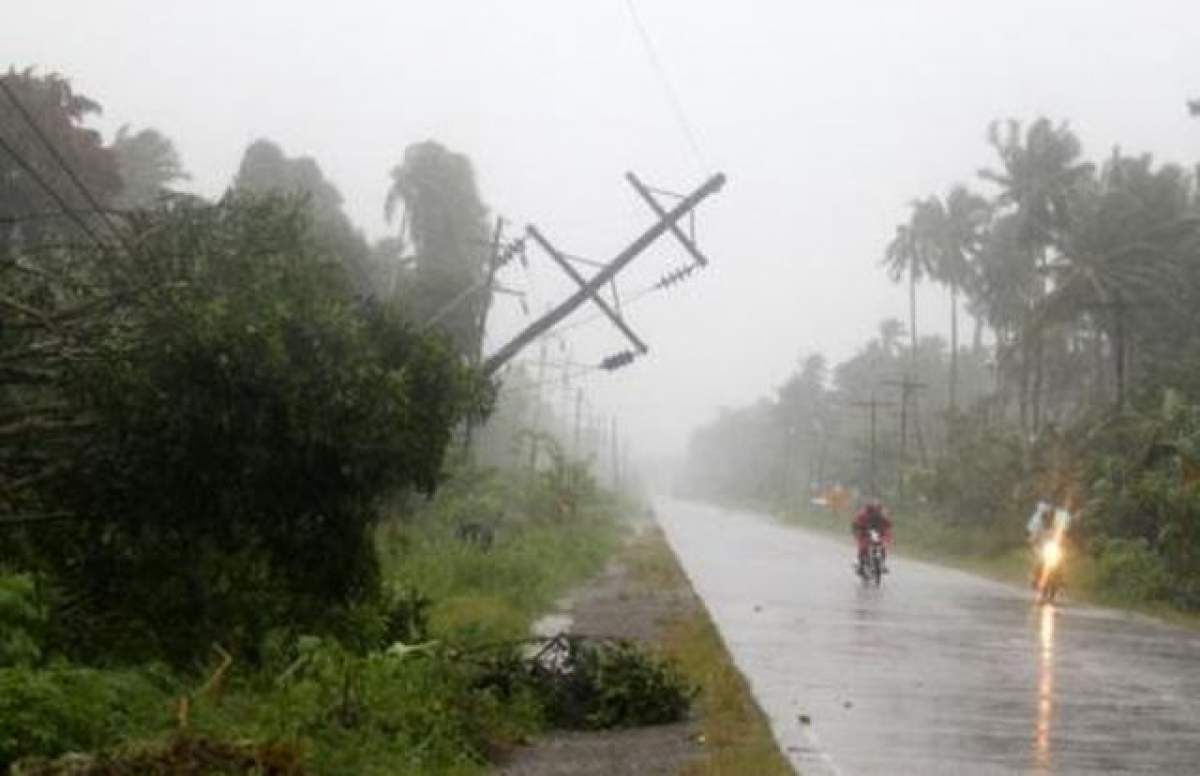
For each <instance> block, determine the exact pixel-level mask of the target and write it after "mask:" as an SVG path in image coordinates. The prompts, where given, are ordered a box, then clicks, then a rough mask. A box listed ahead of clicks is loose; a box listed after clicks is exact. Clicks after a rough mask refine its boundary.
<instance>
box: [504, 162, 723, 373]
mask: <svg viewBox="0 0 1200 776" xmlns="http://www.w3.org/2000/svg"><path fill="white" fill-rule="evenodd" d="M724 185H725V176H724V175H723V174H721V173H717V174H716V175H714V176H712V177H711V178H709V179H708V180H706V181H705V182H704V183H702V184H701V185H700V186H699V188H697V189H696V190H695V191H693V192H692V193H691V194H689V195H687V196H686V197H684V198H683V199H682V200H680V201H679V203H678V204H676V205H675V207H673V208H672V209H671V210H670V211H667V212H666V213H664V214H662V215H661V217H660V218H659V220H658V222H657V223H655V224H654V225H653V226H651V227H650V228H649V229H647V230H646V231H645V232H643V233H642V235H641V236H640V237H638V238H637V239H636V240H634V241H633V242H632V243H630V245H629V247H627V248H626V249H625V250H623V251H621V253H619V254H618V255H617V256H616V258H614V259H613V260H612V261H611V262H609V263H608V265H607V266H606V267H605V268H604V269H602V270H600V272H598V273H597V274H596V275H595V276H594V277H592V278H591V279H590V280H588V281H587V284H586V285H584V286H582V287H581V288H580V289H579V290H578V291H576V292H575V293H574V294H572V295H571V296H570V297H568V298H567V299H566V300H564V301H563V302H562V303H561V304H559V305H558V307H556V308H554V309H553V310H551V311H550V312H548V313H546V314H545V315H543V316H542V317H541V318H539V319H538V320H536V321H534V322H533V323H531V324H529V326H528V327H526V329H525V330H524V331H522V332H521V333H520V334H518V335H517V336H516V337H514V338H513V339H512V340H511V341H509V342H508V344H506V345H504V346H503V347H502V348H500V349H499V350H497V351H496V352H495V353H493V354H492V355H491V356H489V357H488V359H487V360H486V361H485V362H484V363H483V371H484V373H485V374H488V375H491V374H495V373H496V371H497V370H499V369H500V367H502V366H504V365H505V364H506V363H508V361H509V360H511V359H512V358H513V357H514V356H516V355H517V354H518V353H520V352H521V350H522V349H524V348H525V346H526V345H528V344H529V343H531V342H533V341H534V340H536V339H537V338H538V337H540V336H541V335H543V334H545V333H546V332H547V331H549V330H550V329H551V328H552V327H554V326H555V325H557V324H558V323H559V322H560V321H562V320H563V319H564V318H566V317H567V316H568V315H570V314H571V313H572V312H573V311H574V310H575V309H576V308H577V307H579V306H580V305H581V304H583V303H584V302H586V301H587V300H588V299H591V298H593V297H595V296H596V295H597V293H598V292H599V290H600V289H601V288H602V287H603V286H604V284H605V283H608V282H609V281H610V280H611V279H612V278H613V277H614V276H616V274H617V273H618V272H620V271H621V270H622V269H623V268H624V267H625V266H626V265H627V264H629V262H631V261H633V259H634V258H636V257H637V256H638V254H640V253H641V252H642V251H644V250H646V248H648V247H649V246H650V245H651V243H653V242H654V241H655V240H657V239H658V238H659V237H660V236H662V234H663V233H664V232H666V231H668V230H674V228H675V224H676V223H678V221H679V219H681V218H683V217H684V216H685V215H687V214H688V213H689V212H691V211H692V209H693V208H695V207H696V206H697V205H699V204H700V203H701V202H702V201H704V199H705V198H707V197H708V196H709V195H711V194H715V193H717V192H718V191H720V190H721V187H722V186H724ZM677 236H678V235H677Z"/></svg>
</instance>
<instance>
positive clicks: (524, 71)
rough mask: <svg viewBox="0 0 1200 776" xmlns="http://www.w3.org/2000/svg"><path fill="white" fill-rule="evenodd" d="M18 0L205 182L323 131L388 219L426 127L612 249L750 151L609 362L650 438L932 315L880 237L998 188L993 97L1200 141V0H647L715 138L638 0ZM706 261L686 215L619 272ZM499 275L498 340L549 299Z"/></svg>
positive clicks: (518, 213) (1098, 147) (1107, 133)
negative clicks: (937, 202) (521, 297)
mask: <svg viewBox="0 0 1200 776" xmlns="http://www.w3.org/2000/svg"><path fill="white" fill-rule="evenodd" d="M0 4H2V5H3V20H4V29H3V34H2V35H0V62H3V61H4V60H8V61H9V62H10V63H11V64H14V65H16V66H18V67H23V66H26V65H36V66H39V67H41V68H43V69H44V70H46V71H58V72H61V73H63V74H64V75H67V76H69V77H70V78H71V79H72V80H73V82H74V84H75V86H76V88H77V89H78V90H79V91H82V92H83V93H85V94H87V95H88V96H90V97H92V98H94V99H96V100H98V101H99V102H100V103H102V104H103V106H104V108H105V115H104V118H103V121H102V126H103V128H104V129H105V130H106V133H109V134H111V132H112V131H113V130H115V128H116V127H117V126H119V125H121V124H124V123H130V124H133V125H134V126H135V127H143V126H152V127H155V128H157V129H159V130H161V131H163V132H164V133H166V134H167V135H169V136H170V137H171V138H172V139H173V140H174V141H175V143H176V145H177V147H178V148H179V150H180V152H181V154H182V156H183V159H184V162H185V165H186V166H187V168H188V169H189V171H190V172H191V173H192V176H193V180H192V182H191V184H190V186H191V188H193V189H194V190H195V191H198V192H200V193H205V194H212V195H215V194H219V193H220V192H221V191H222V190H223V188H224V187H225V186H226V185H227V184H228V182H229V180H230V178H231V176H232V175H233V172H234V170H235V169H236V167H237V164H238V161H239V159H240V156H241V154H242V151H243V150H244V148H245V146H246V145H247V144H248V143H249V142H251V141H252V140H254V139H255V138H258V137H264V136H265V137H269V138H272V139H274V140H275V141H277V142H278V143H280V144H281V145H282V146H283V147H284V149H285V151H286V152H287V153H288V154H291V155H300V154H304V155H311V156H313V157H315V158H316V159H317V161H318V162H319V163H320V165H321V167H322V169H323V170H324V171H325V174H326V175H327V176H328V177H329V178H330V179H331V180H332V181H333V182H334V183H335V184H336V185H337V186H338V187H339V188H340V190H341V191H342V193H343V195H344V196H345V198H346V201H347V210H348V212H349V213H350V214H351V216H352V217H353V218H354V219H355V220H356V221H357V222H358V223H359V224H360V225H361V226H362V227H363V228H364V229H365V230H367V232H368V233H369V234H371V235H372V236H381V235H383V234H386V233H387V231H388V229H389V226H388V225H387V224H386V223H385V222H384V220H383V213H382V211H383V200H384V195H385V192H386V190H387V187H388V183H389V179H388V176H387V173H388V171H389V169H390V168H391V167H392V166H393V165H394V164H395V163H396V162H397V161H398V160H399V158H400V155H401V153H402V151H403V149H404V147H405V146H406V145H408V144H409V143H412V142H416V141H421V140H426V139H430V138H433V139H436V140H438V141H440V142H442V143H444V144H445V145H448V146H450V147H451V148H453V149H455V150H458V151H462V152H464V153H466V154H468V155H469V156H470V157H471V158H472V159H473V160H474V162H475V165H476V168H477V171H478V174H479V180H480V185H481V188H482V192H483V195H484V197H485V199H486V200H487V202H488V204H489V205H490V206H491V207H492V209H493V211H494V212H496V213H499V214H502V215H504V216H506V217H508V218H510V219H512V220H513V221H514V222H515V223H516V224H517V228H521V227H523V226H524V225H525V224H526V223H530V222H534V223H536V224H537V225H538V226H539V227H540V228H541V229H542V231H543V232H544V233H545V234H546V235H547V236H548V237H550V239H551V240H553V241H555V242H556V243H557V244H558V245H559V246H560V247H561V248H562V249H564V250H567V251H569V252H572V253H576V254H581V255H584V256H589V257H593V258H596V259H607V258H610V257H611V256H612V255H614V254H615V253H616V252H617V251H618V250H620V249H621V248H622V247H623V246H624V245H625V244H626V243H628V242H629V241H631V240H632V239H633V238H634V237H636V235H637V234H638V232H639V231H640V230H641V229H643V228H644V227H645V226H646V225H647V223H648V222H649V220H650V219H649V218H648V216H647V211H646V209H645V207H644V206H642V205H641V203H640V202H639V201H638V200H637V199H636V197H635V196H634V195H633V194H632V192H631V191H630V190H629V188H628V186H627V185H626V184H625V182H624V180H623V174H624V172H625V171H626V170H633V171H635V172H637V173H638V174H639V175H640V176H641V177H642V178H643V179H644V180H646V181H647V182H650V183H652V184H654V185H657V186H660V187H663V188H667V189H674V190H687V189H690V188H691V187H693V186H695V185H697V184H698V183H699V182H700V181H702V180H703V179H704V178H705V177H707V176H708V175H709V174H711V173H712V172H715V171H718V170H719V171H723V172H725V173H726V174H727V175H728V176H729V183H728V185H727V186H726V188H725V190H724V191H723V192H722V193H720V194H719V195H717V196H716V197H713V198H712V199H711V200H710V201H708V202H707V203H706V204H705V205H704V206H703V207H702V208H701V210H700V212H699V220H698V224H697V226H698V230H699V234H700V237H701V242H702V246H703V248H704V249H705V251H706V252H707V253H708V255H709V256H710V257H711V258H712V265H711V267H710V268H709V269H708V270H705V271H704V272H701V273H698V274H696V275H694V276H693V277H692V279H691V280H689V281H688V282H686V283H683V284H681V285H679V286H677V287H676V288H674V289H672V290H671V291H669V292H666V293H662V294H651V295H648V296H646V297H645V298H644V299H643V300H642V301H640V302H639V303H638V305H637V306H635V307H633V308H631V309H630V310H629V318H630V322H631V324H632V325H633V326H634V327H635V329H636V330H637V331H638V332H639V334H640V335H641V336H642V337H643V339H645V340H646V341H647V342H648V343H649V345H650V348H651V352H650V355H649V356H648V357H647V358H645V359H642V360H640V361H638V362H637V363H636V364H635V365H634V366H631V367H629V368H627V369H625V370H622V371H620V372H617V373H614V374H607V373H595V374H593V375H590V376H589V377H588V378H587V380H586V383H583V384H584V385H585V386H586V390H587V391H588V396H589V401H590V402H591V403H592V404H593V405H594V406H597V407H599V408H602V409H603V410H606V411H615V412H617V413H618V414H619V415H620V416H621V418H622V419H623V422H624V424H625V426H626V427H627V428H630V429H633V430H634V433H635V435H636V436H635V444H636V445H637V447H638V449H639V450H640V451H641V452H642V453H643V454H654V455H660V454H666V453H669V452H670V451H672V450H674V449H678V448H679V447H680V446H681V445H682V444H683V442H684V441H685V440H686V435H687V432H688V431H689V429H691V428H692V427H694V426H695V425H697V424H698V423H699V422H702V421H703V420H705V419H707V418H709V417H711V416H712V415H713V413H715V411H716V409H717V408H718V407H720V406H732V405H736V404H744V403H747V402H748V401H751V400H752V399H754V398H755V397H757V396H760V395H765V394H768V393H770V392H771V391H772V390H773V389H774V387H775V386H777V385H778V384H779V383H780V382H781V381H782V380H783V379H784V378H785V377H786V376H787V374H788V373H789V372H790V371H791V370H792V369H793V368H794V367H795V365H796V363H797V360H798V359H799V358H800V356H801V355H802V354H804V353H808V352H813V351H821V352H823V353H825V354H827V355H828V356H829V357H830V358H832V359H834V360H837V359H841V358H845V357H847V356H848V355H850V354H851V353H852V352H853V350H854V349H855V348H856V347H857V346H858V345H860V344H861V343H862V342H863V341H864V340H865V339H866V338H867V337H868V336H870V334H871V333H872V332H873V331H874V329H875V327H876V324H877V322H878V321H879V320H880V319H881V318H883V317H885V316H888V315H896V316H900V317H904V318H906V317H907V313H906V302H905V299H906V297H905V295H904V293H903V290H902V289H901V288H897V287H895V286H892V285H891V284H889V282H888V281H887V279H886V277H885V276H884V274H883V272H882V271H881V270H880V269H879V267H878V261H879V258H880V256H881V254H882V250H883V246H884V244H885V243H886V242H887V240H888V239H889V237H890V236H891V234H892V232H893V229H894V226H895V224H896V222H897V221H899V220H901V219H903V218H905V217H906V203H907V202H908V201H909V200H911V199H912V198H914V197H916V196H922V195H926V194H929V193H935V192H937V193H944V192H945V191H946V189H948V188H949V186H950V185H951V184H953V183H955V182H959V181H962V182H967V183H969V184H971V185H973V186H976V187H978V188H980V189H982V190H985V191H986V190H987V189H986V186H984V185H983V184H982V183H981V182H978V181H977V180H976V179H975V175H974V173H975V171H976V170H977V169H978V168H980V167H982V166H987V165H989V164H991V161H992V160H991V157H990V152H989V149H988V147H987V146H986V144H985V142H984V133H985V130H986V127H987V124H988V122H989V121H990V120H992V119H994V118H1000V117H1009V116H1012V117H1017V118H1021V119H1032V118H1034V117H1036V116H1038V115H1046V116H1048V117H1050V118H1052V119H1056V120H1057V119H1067V120H1069V121H1070V122H1071V125H1072V126H1073V127H1074V128H1075V130H1076V131H1077V132H1078V133H1079V135H1080V136H1081V138H1082V139H1083V142H1084V146H1085V150H1086V152H1087V153H1088V155H1090V156H1092V157H1100V156H1103V155H1105V154H1107V153H1108V152H1109V151H1110V150H1111V148H1112V146H1113V145H1115V144H1118V143H1119V144H1120V145H1121V147H1122V149H1123V150H1125V151H1127V152H1142V151H1148V152H1152V153H1154V154H1155V156H1156V157H1158V158H1160V159H1166V160H1174V161H1180V162H1187V163H1189V164H1191V163H1192V162H1194V161H1196V160H1197V159H1198V157H1200V121H1195V120H1191V119H1189V118H1188V117H1187V115H1186V111H1185V110H1184V103H1185V100H1186V98H1187V97H1189V96H1200V43H1198V41H1200V38H1198V37H1197V32H1198V30H1200V3H1197V2H1196V1H1195V0H1191V1H1190V2H1187V1H1184V0H1180V1H1178V2H1166V1H1159V2H1155V1H1153V0H1137V1H1136V2H1134V1H1125V0H1122V1H1120V2H1118V1H1116V0H1094V1H1090V2H1083V1H1082V0H1078V1H1076V2H1068V1H1067V0H1006V1H1005V2H996V3H984V2H975V1H974V0H919V1H914V0H886V1H880V2H864V1H859V2H853V1H850V0H847V1H846V2H823V3H812V2H802V1H801V0H775V1H773V2H767V1H766V0H737V1H736V2H734V1H733V0H726V2H721V3H716V2H697V0H635V5H636V13H637V14H638V16H639V17H640V18H641V20H642V22H643V24H644V26H645V28H646V29H647V31H648V32H649V35H650V37H651V39H652V41H653V47H654V49H655V50H656V52H657V55H658V58H659V60H660V61H661V62H662V64H663V66H664V68H665V71H666V73H667V75H668V77H669V79H670V83H672V84H673V86H674V90H675V92H676V93H677V95H678V101H679V104H680V105H681V106H682V108H683V115H684V117H685V122H686V124H687V125H688V126H690V127H691V131H692V133H693V134H694V136H695V138H696V140H697V146H698V150H699V153H696V152H694V151H693V150H692V147H691V145H690V144H689V142H688V140H687V136H686V131H685V130H684V128H683V127H682V125H681V122H680V121H679V120H678V118H677V116H676V114H675V113H674V112H673V111H672V108H671V104H670V101H669V97H668V92H667V89H666V87H665V85H664V82H663V80H662V79H661V78H660V77H659V75H658V72H657V71H656V70H655V69H654V67H653V66H652V64H651V60H650V57H649V56H648V53H647V49H646V47H645V46H644V45H643V43H642V40H641V38H640V37H639V36H638V33H637V29H636V27H635V26H634V23H633V20H632V17H631V13H630V7H629V6H628V5H627V3H626V0H586V1H585V0H572V1H570V2H568V1H566V0H536V1H535V0H504V2H500V1H499V0H475V1H474V2H467V1H466V0H430V1H429V2H409V1H407V0H389V1H388V2H363V1H360V0H342V1H341V2H335V3H330V2H308V1H306V0H286V1H283V0H270V1H269V2H268V1H263V0H239V1H238V2H228V1H226V0H208V2H204V3H183V2H163V0H155V1H153V2H151V1H149V0H106V1H105V2H80V1H79V0H74V1H67V0H37V2H30V1H29V0H0ZM538 259H539V261H538V265H537V266H535V269H534V270H533V272H532V273H531V275H532V276H531V277H528V276H526V275H525V274H524V273H522V272H521V271H520V270H514V271H512V273H511V274H510V275H509V276H508V277H506V282H509V283H510V284H511V285H514V286H519V287H523V288H528V289H530V291H531V293H532V299H533V307H534V308H535V309H541V308H543V307H545V306H546V305H547V304H549V303H551V302H552V301H554V300H555V299H558V298H561V296H562V295H563V294H564V293H565V292H566V291H567V290H569V287H568V286H567V285H566V284H565V283H564V282H563V281H562V280H561V279H560V278H559V277H558V273H557V272H556V271H555V270H554V269H553V268H552V266H551V265H550V263H549V262H548V261H546V260H544V259H542V258H541V257H538ZM683 260H684V258H683V256H682V254H681V253H680V251H679V250H678V249H677V248H676V247H675V246H673V245H671V244H670V242H669V241H666V240H664V241H663V242H661V243H659V244H658V245H657V246H656V248H655V250H653V251H651V252H650V253H647V254H646V255H645V256H644V257H642V258H641V259H639V260H638V261H637V262H636V263H635V265H634V266H633V267H632V268H631V269H632V271H631V272H630V273H629V274H628V275H626V276H623V280H622V283H621V290H622V292H623V293H624V294H626V295H627V296H628V295H632V294H633V293H635V292H637V291H639V290H640V289H642V288H645V287H647V286H648V285H649V284H650V283H652V282H653V281H654V280H655V279H656V278H657V277H658V276H660V275H661V274H663V273H664V272H666V271H669V270H670V269H671V268H673V267H675V266H678V265H680V264H681V263H683ZM943 296H944V295H943V294H941V293H940V292H938V291H937V290H935V289H929V290H927V291H925V292H924V293H923V296H922V301H923V303H924V304H925V305H926V306H925V307H924V308H923V309H924V310H925V311H926V312H925V316H924V323H923V324H922V328H923V329H925V330H930V331H932V330H942V331H944V330H945V329H946V328H947V325H946V320H944V319H947V318H948V306H947V304H946V302H945V301H944V299H943V298H942V297H943ZM500 304H501V308H502V309H501V310H500V312H499V315H498V318H497V326H496V327H495V328H494V330H493V331H492V333H491V338H492V342H493V345H492V346H493V347H494V346H495V345H496V344H499V343H500V342H502V341H503V340H504V339H506V338H507V337H508V336H510V335H511V334H512V333H513V332H514V331H516V329H517V328H518V327H519V326H520V325H522V323H523V322H524V319H522V318H521V317H520V314H519V311H518V310H517V309H516V307H515V305H511V304H507V305H506V303H505V302H503V301H502V302H501V303H500ZM581 314H587V311H583V313H581ZM581 314H577V315H581ZM564 336H565V338H566V341H567V346H568V347H569V348H570V350H571V353H572V357H573V358H574V359H576V360H579V361H584V362H592V363H594V362H596V361H598V360H599V358H601V357H603V356H604V355H607V354H608V353H611V352H614V351H616V350H620V349H623V348H624V347H625V344H624V343H623V341H622V340H621V338H620V335H619V334H618V333H617V332H616V331H614V330H612V329H611V328H609V327H607V325H606V324H603V323H601V322H596V323H593V324H590V325H587V326H582V327H579V328H577V329H575V330H572V331H571V332H569V333H568V334H566V335H564ZM557 347H558V346H557V345H556V346H555V348H556V349H557ZM534 355H535V354H533V353H529V354H526V356H527V357H529V358H532V357H534Z"/></svg>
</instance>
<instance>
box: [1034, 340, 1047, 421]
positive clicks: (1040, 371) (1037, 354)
mask: <svg viewBox="0 0 1200 776" xmlns="http://www.w3.org/2000/svg"><path fill="white" fill-rule="evenodd" d="M1045 361H1046V338H1045V336H1044V334H1043V332H1041V331H1039V332H1038V333H1037V339H1036V340H1034V343H1033V433H1034V434H1037V433H1038V432H1039V431H1040V430H1041V428H1042V384H1043V383H1044V382H1045V371H1046V370H1045Z"/></svg>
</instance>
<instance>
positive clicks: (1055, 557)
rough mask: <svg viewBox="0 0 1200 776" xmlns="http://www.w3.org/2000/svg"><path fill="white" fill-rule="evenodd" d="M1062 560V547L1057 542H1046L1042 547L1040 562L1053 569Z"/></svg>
mask: <svg viewBox="0 0 1200 776" xmlns="http://www.w3.org/2000/svg"><path fill="white" fill-rule="evenodd" d="M1060 560H1062V546H1061V545H1059V543H1058V542H1056V541H1053V542H1046V543H1045V544H1043V545H1042V562H1043V563H1045V564H1046V566H1048V567H1050V568H1053V567H1054V566H1057V565H1058V562H1059V561H1060Z"/></svg>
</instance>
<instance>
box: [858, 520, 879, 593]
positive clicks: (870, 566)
mask: <svg viewBox="0 0 1200 776" xmlns="http://www.w3.org/2000/svg"><path fill="white" fill-rule="evenodd" d="M883 558H884V552H883V535H882V534H881V533H879V531H877V530H875V529H874V528H872V529H871V530H870V531H868V533H867V557H866V562H865V563H860V564H859V566H858V575H859V576H860V577H862V579H863V581H864V582H868V583H869V582H874V583H875V586H876V587H878V586H879V585H880V584H882V582H883Z"/></svg>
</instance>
